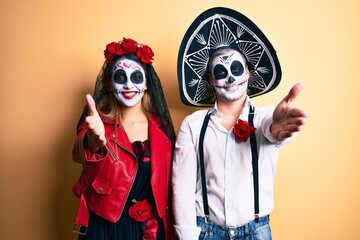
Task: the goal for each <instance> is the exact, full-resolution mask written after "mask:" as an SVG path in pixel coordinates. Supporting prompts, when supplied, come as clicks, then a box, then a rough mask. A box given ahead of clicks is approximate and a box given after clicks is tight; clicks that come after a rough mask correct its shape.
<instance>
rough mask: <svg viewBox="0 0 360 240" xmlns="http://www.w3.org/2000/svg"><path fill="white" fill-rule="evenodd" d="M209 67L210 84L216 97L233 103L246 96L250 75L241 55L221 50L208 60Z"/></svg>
mask: <svg viewBox="0 0 360 240" xmlns="http://www.w3.org/2000/svg"><path fill="white" fill-rule="evenodd" d="M210 67H211V69H210V71H211V77H210V84H211V85H213V86H214V88H215V92H216V94H217V96H218V97H221V98H222V99H225V100H227V101H235V100H238V99H240V98H241V97H243V96H244V94H246V91H247V86H248V79H249V75H250V73H249V70H248V68H247V67H246V60H245V58H244V56H243V55H241V54H240V53H239V52H237V51H235V50H231V49H227V50H221V51H219V52H218V53H215V55H214V56H213V57H212V59H211V60H210Z"/></svg>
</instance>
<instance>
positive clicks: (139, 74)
mask: <svg viewBox="0 0 360 240" xmlns="http://www.w3.org/2000/svg"><path fill="white" fill-rule="evenodd" d="M145 76H146V75H145V72H144V69H143V68H142V67H141V66H140V65H139V64H138V63H137V62H135V61H133V60H130V59H119V60H118V61H117V62H115V64H114V67H113V69H112V73H111V83H112V86H113V89H114V95H115V97H116V99H117V100H119V102H120V103H122V104H123V105H125V106H128V107H131V106H134V105H136V104H137V103H138V102H139V101H140V100H141V98H142V97H143V96H144V91H145V90H146V77H145Z"/></svg>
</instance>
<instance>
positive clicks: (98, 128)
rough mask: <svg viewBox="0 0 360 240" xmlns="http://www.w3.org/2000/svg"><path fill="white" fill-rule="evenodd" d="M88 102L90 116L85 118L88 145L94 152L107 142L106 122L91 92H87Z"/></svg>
mask: <svg viewBox="0 0 360 240" xmlns="http://www.w3.org/2000/svg"><path fill="white" fill-rule="evenodd" d="M86 104H87V108H88V116H87V117H86V118H85V122H86V126H87V136H86V137H87V145H88V147H89V148H90V150H91V151H92V152H96V151H97V150H98V149H99V148H101V147H103V146H105V144H106V138H105V128H104V123H103V122H102V121H101V118H100V116H99V113H98V111H97V110H96V105H95V101H94V99H93V98H92V96H91V95H90V94H86Z"/></svg>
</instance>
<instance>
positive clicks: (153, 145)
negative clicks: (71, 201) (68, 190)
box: [73, 38, 175, 240]
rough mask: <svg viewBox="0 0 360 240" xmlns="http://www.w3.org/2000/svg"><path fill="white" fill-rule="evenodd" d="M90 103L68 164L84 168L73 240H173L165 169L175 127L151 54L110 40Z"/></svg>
mask: <svg viewBox="0 0 360 240" xmlns="http://www.w3.org/2000/svg"><path fill="white" fill-rule="evenodd" d="M104 53H105V58H106V61H105V63H104V65H103V67H102V70H101V71H100V73H99V75H98V77H97V80H96V85H95V92H94V98H92V97H91V96H90V95H87V96H86V101H87V108H85V110H84V113H83V116H82V117H81V118H80V121H79V124H78V134H77V138H76V141H75V145H74V148H73V159H74V161H75V162H78V163H81V164H83V166H84V169H83V172H82V174H81V177H80V178H79V181H78V182H77V184H76V185H75V186H74V188H73V191H74V193H75V195H76V196H78V197H79V198H80V206H79V210H78V215H77V217H76V220H75V225H74V226H77V227H78V226H81V228H80V231H77V232H78V233H79V239H81V240H85V239H96V240H101V239H114V240H116V239H119V240H120V239H128V240H132V239H174V236H175V235H174V231H173V218H172V213H171V210H170V209H169V207H170V205H171V199H170V198H169V197H170V196H169V193H170V184H169V181H170V170H171V159H172V153H173V146H174V140H175V133H174V128H173V125H172V121H171V117H170V114H169V111H168V108H167V105H166V102H165V98H164V94H163V91H162V87H161V83H160V81H159V78H158V76H157V74H156V72H155V70H154V68H153V66H152V64H151V63H152V59H153V55H154V54H153V52H152V50H151V48H150V47H148V46H147V45H142V44H139V43H137V42H135V41H134V40H132V39H129V38H123V40H122V41H120V42H112V43H110V44H108V45H107V46H106V49H105V51H104Z"/></svg>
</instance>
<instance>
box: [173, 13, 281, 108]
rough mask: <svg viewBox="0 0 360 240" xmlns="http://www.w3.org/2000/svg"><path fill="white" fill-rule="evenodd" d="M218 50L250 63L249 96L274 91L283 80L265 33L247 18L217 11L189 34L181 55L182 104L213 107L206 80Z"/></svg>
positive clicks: (202, 16)
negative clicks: (232, 52)
mask: <svg viewBox="0 0 360 240" xmlns="http://www.w3.org/2000/svg"><path fill="white" fill-rule="evenodd" d="M219 47H231V48H233V49H237V50H239V51H241V52H242V53H243V54H244V55H245V57H246V58H247V61H248V67H249V70H250V79H249V84H248V95H249V96H250V97H255V96H259V95H261V94H264V93H267V92H269V91H271V90H273V89H274V88H275V87H276V86H277V85H278V84H279V83H280V79H281V68H280V63H279V60H278V58H277V56H276V52H275V49H274V48H273V46H272V45H271V43H270V42H269V40H268V39H267V38H266V36H265V35H264V34H263V33H262V31H261V30H260V29H259V28H258V27H257V26H256V25H255V24H254V23H253V22H252V21H251V20H250V19H248V18H247V17H246V16H244V15H242V14H241V13H239V12H237V11H234V10H232V9H229V8H223V7H216V8H211V9H208V10H206V11H205V12H203V13H201V14H200V15H199V16H198V17H197V18H196V19H195V20H194V22H193V23H192V24H191V25H190V27H189V29H188V30H187V31H186V33H185V36H184V38H183V40H182V42H181V45H180V50H179V55H178V69H177V71H178V81H179V89H180V96H181V101H182V102H183V103H184V104H186V105H190V106H197V107H205V106H211V105H212V104H213V103H214V101H215V91H214V89H213V88H212V87H211V86H210V85H209V84H208V82H207V80H206V76H205V73H206V66H207V63H208V60H209V57H210V56H211V54H212V53H213V52H214V51H215V50H216V49H218V48H219Z"/></svg>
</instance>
